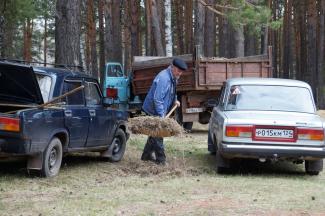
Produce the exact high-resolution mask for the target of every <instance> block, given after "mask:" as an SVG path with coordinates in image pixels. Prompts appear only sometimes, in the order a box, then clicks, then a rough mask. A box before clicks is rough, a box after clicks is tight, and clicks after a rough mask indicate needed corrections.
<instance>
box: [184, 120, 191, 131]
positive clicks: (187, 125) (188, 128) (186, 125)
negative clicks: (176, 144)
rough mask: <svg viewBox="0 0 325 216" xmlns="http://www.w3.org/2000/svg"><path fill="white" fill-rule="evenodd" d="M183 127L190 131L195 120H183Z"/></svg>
mask: <svg viewBox="0 0 325 216" xmlns="http://www.w3.org/2000/svg"><path fill="white" fill-rule="evenodd" d="M183 128H184V129H185V130H186V131H187V132H190V131H191V130H192V128H193V122H183Z"/></svg>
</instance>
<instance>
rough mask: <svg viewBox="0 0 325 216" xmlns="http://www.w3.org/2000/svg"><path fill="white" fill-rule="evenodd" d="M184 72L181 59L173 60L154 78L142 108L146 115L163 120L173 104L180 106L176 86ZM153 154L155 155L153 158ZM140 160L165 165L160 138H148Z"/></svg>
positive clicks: (183, 63) (184, 68)
mask: <svg viewBox="0 0 325 216" xmlns="http://www.w3.org/2000/svg"><path fill="white" fill-rule="evenodd" d="M185 70H187V65H186V63H185V62H184V61H183V60H182V59H179V58H175V59H174V60H173V62H172V64H171V65H170V66H169V67H168V68H166V69H165V70H162V71H161V72H160V73H159V74H158V75H157V76H156V77H155V79H154V80H153V83H152V85H151V88H150V90H149V92H148V94H147V96H146V99H145V100H144V103H143V106H142V110H143V111H144V112H145V113H146V114H148V115H151V116H159V117H161V118H164V117H165V116H166V114H167V113H168V111H169V110H170V109H171V108H172V107H173V105H174V104H176V105H177V106H180V102H179V101H178V100H177V95H176V85H177V82H178V79H179V77H180V76H181V75H182V73H183V71H185ZM153 153H155V158H154V157H153V155H152V154H153ZM141 160H144V161H148V160H150V161H155V162H156V163H157V164H161V165H165V163H166V155H165V150H164V140H163V138H162V137H150V136H149V137H148V140H147V143H146V145H145V147H144V149H143V153H142V156H141Z"/></svg>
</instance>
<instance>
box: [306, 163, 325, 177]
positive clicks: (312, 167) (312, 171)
mask: <svg viewBox="0 0 325 216" xmlns="http://www.w3.org/2000/svg"><path fill="white" fill-rule="evenodd" d="M305 170H306V173H307V174H309V175H318V174H319V172H320V171H322V170H323V160H312V161H307V160H306V161H305Z"/></svg>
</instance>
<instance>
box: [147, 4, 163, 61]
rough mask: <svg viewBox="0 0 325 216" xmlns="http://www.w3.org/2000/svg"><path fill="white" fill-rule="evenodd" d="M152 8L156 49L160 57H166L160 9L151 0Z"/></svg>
mask: <svg viewBox="0 0 325 216" xmlns="http://www.w3.org/2000/svg"><path fill="white" fill-rule="evenodd" d="M150 1H151V7H152V16H151V21H152V29H153V34H154V41H155V48H156V52H157V55H158V56H164V55H165V49H164V48H163V43H162V37H161V32H162V31H161V27H160V17H159V14H158V8H157V3H156V0H150Z"/></svg>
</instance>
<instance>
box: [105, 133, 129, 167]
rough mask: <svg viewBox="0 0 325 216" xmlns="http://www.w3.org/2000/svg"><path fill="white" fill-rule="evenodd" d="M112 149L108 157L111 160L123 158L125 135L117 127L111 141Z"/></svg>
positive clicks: (116, 160)
mask: <svg viewBox="0 0 325 216" xmlns="http://www.w3.org/2000/svg"><path fill="white" fill-rule="evenodd" d="M112 145H113V150H112V156H111V157H109V158H108V159H109V160H110V161H112V162H118V161H120V160H121V159H122V158H123V155H124V152H125V148H126V137H125V133H124V131H123V130H122V129H120V128H119V129H118V130H117V132H116V134H115V136H114V139H113V142H112Z"/></svg>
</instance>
